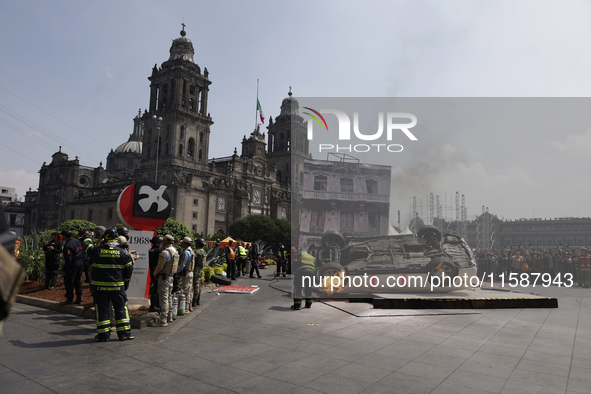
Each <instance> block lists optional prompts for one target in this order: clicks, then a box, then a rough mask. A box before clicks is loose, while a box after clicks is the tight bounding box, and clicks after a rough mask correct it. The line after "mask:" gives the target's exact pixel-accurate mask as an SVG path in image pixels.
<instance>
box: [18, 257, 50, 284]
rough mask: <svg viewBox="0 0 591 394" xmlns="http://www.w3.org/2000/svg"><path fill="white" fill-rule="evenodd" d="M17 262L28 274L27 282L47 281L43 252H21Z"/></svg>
mask: <svg viewBox="0 0 591 394" xmlns="http://www.w3.org/2000/svg"><path fill="white" fill-rule="evenodd" d="M17 261H18V262H19V264H20V265H21V267H23V269H24V270H25V272H26V273H27V278H26V280H35V281H37V282H41V281H43V280H44V279H45V253H44V252H43V250H41V249H37V250H33V249H28V250H21V251H20V253H19V256H18V259H17Z"/></svg>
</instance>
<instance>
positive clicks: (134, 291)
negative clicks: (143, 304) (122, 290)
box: [127, 230, 154, 298]
mask: <svg viewBox="0 0 591 394" xmlns="http://www.w3.org/2000/svg"><path fill="white" fill-rule="evenodd" d="M152 237H154V231H136V230H133V231H130V232H129V241H128V243H129V250H130V251H131V250H136V251H137V252H138V253H139V255H140V257H139V258H138V259H137V260H136V261H135V263H134V265H133V275H132V276H131V282H130V283H129V289H128V290H127V297H128V298H147V297H146V293H147V291H146V290H147V286H148V277H149V276H148V269H149V264H148V251H149V250H150V248H151V247H152V244H151V242H150V241H151V240H152Z"/></svg>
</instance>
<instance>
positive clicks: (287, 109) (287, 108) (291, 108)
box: [280, 87, 300, 116]
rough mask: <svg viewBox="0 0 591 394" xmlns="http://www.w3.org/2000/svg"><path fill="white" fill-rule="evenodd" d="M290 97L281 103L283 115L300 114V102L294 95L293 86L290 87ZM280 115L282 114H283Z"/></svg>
mask: <svg viewBox="0 0 591 394" xmlns="http://www.w3.org/2000/svg"><path fill="white" fill-rule="evenodd" d="M288 95H289V97H286V98H284V99H283V102H282V103H281V115H298V114H299V110H300V103H298V100H297V99H295V98H294V97H292V96H291V95H292V93H291V87H290V88H289V93H288ZM281 115H280V116H281Z"/></svg>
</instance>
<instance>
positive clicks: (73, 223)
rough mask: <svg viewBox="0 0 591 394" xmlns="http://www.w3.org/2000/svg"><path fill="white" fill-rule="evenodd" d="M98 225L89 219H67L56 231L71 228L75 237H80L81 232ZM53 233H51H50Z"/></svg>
mask: <svg viewBox="0 0 591 394" xmlns="http://www.w3.org/2000/svg"><path fill="white" fill-rule="evenodd" d="M95 227H96V224H94V223H93V222H89V221H88V220H75V219H72V220H66V221H65V222H63V223H62V224H60V225H59V226H58V227H57V228H56V229H55V230H54V231H58V232H62V230H66V229H68V230H70V231H71V232H72V235H73V236H74V238H78V236H79V235H80V233H81V232H82V231H84V230H86V231H93V230H94V228H95ZM49 234H51V233H49Z"/></svg>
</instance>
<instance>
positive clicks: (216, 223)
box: [25, 29, 304, 235]
mask: <svg viewBox="0 0 591 394" xmlns="http://www.w3.org/2000/svg"><path fill="white" fill-rule="evenodd" d="M193 55H194V50H193V44H192V42H191V40H189V39H188V38H186V37H185V32H184V29H183V31H182V32H181V37H179V38H177V39H175V40H173V43H172V46H171V48H170V56H169V59H168V60H167V61H165V62H164V63H162V64H161V66H160V67H158V66H157V65H155V66H154V68H153V69H152V74H151V75H150V77H148V79H149V80H150V99H149V108H148V109H147V110H145V111H144V113H143V114H142V113H141V110H140V113H138V115H137V116H136V117H135V118H134V120H133V121H134V128H133V132H132V133H131V134H130V136H129V139H128V141H127V142H124V143H123V144H121V145H120V146H119V147H117V148H116V149H114V150H111V152H110V153H109V156H108V157H107V166H106V169H105V168H103V166H102V163H101V164H100V165H99V167H97V168H89V167H83V166H80V164H79V161H78V158H77V157H76V158H75V159H74V160H70V159H69V157H68V155H67V154H66V153H64V152H62V151H61V148H60V151H59V152H56V153H55V154H54V155H53V156H52V161H51V162H50V163H49V164H46V163H44V164H43V166H42V167H41V169H40V171H39V174H40V177H39V189H38V191H29V192H28V193H27V195H26V199H25V200H26V205H27V207H28V215H27V226H26V227H27V229H28V230H29V231H30V230H31V229H32V228H37V229H42V228H51V227H55V226H57V225H58V224H59V223H61V222H62V221H64V220H68V219H84V220H89V221H92V222H94V223H97V224H100V225H104V226H113V225H115V224H117V223H120V222H121V221H120V220H119V217H118V214H117V199H118V197H119V194H120V193H121V191H122V190H123V189H124V188H125V187H127V186H128V185H129V184H131V183H133V182H135V181H140V180H149V181H154V180H156V182H157V183H160V184H163V185H167V192H168V193H169V195H170V197H171V199H172V201H173V209H172V214H171V217H173V218H174V219H176V220H178V221H180V222H182V223H184V224H185V225H186V226H187V228H188V229H189V230H190V231H191V232H193V233H205V234H212V233H218V234H220V235H221V234H227V229H228V225H229V224H230V223H232V222H233V221H234V220H235V219H237V218H240V217H243V216H246V215H251V214H264V215H267V216H270V217H273V218H281V219H286V220H289V219H290V215H291V212H290V204H291V189H290V182H289V177H288V176H287V177H286V176H285V175H284V174H286V173H280V170H278V168H287V169H288V172H289V166H290V164H289V163H290V147H289V145H286V146H284V150H281V149H279V148H278V149H273V150H271V151H268V150H267V144H266V143H265V135H264V133H261V132H260V129H259V128H258V127H257V128H256V129H255V130H254V131H253V132H252V133H251V134H250V135H249V137H248V138H247V137H246V136H245V137H244V139H243V140H242V152H241V155H239V154H238V151H237V150H236V149H234V154H232V155H231V156H227V157H222V158H212V159H208V153H209V138H210V133H211V130H210V127H211V125H212V124H213V120H212V118H211V116H210V115H209V113H208V112H207V103H208V93H209V87H210V85H211V84H212V82H211V81H210V80H209V72H208V70H207V68H204V69H203V70H202V69H201V67H199V66H198V65H197V64H196V63H195V62H194V60H193ZM286 100H287V101H288V102H289V103H292V102H293V101H295V105H296V106H297V101H296V100H295V99H292V97H291V92H290V94H289V97H288V98H286V99H285V100H284V104H285V103H286ZM284 104H282V107H281V111H282V112H281V115H280V116H279V117H278V118H281V119H282V122H283V123H282V124H287V125H288V126H289V124H290V121H291V113H285V114H284ZM297 116H299V115H297ZM269 130H270V131H269V132H270V133H272V130H273V128H272V126H271V125H270V126H269ZM282 130H283V132H285V133H286V134H285V135H286V136H288V135H289V134H290V130H289V127H285V128H283V129H282ZM288 138H289V137H288ZM237 142H238V141H237ZM302 153H304V152H302ZM229 154H231V152H229ZM288 172H287V173H288Z"/></svg>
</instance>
